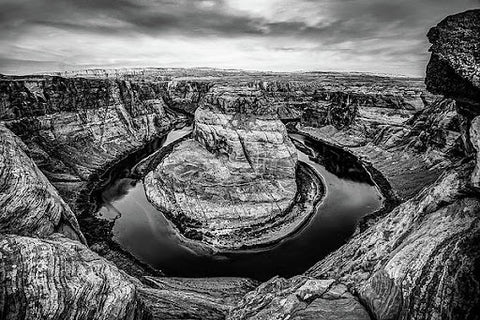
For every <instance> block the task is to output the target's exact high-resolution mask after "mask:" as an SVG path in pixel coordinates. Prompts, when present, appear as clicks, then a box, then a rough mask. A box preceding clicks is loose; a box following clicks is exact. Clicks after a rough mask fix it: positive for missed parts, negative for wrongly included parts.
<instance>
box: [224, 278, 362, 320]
mask: <svg viewBox="0 0 480 320" xmlns="http://www.w3.org/2000/svg"><path fill="white" fill-rule="evenodd" d="M227 319H230V320H233V319H255V320H260V319H264V320H270V319H271V320H277V319H278V320H280V319H295V320H301V319H319V320H327V319H328V320H335V319H338V320H340V319H344V320H349V319H350V320H354V319H355V320H370V316H369V314H368V312H367V311H366V310H365V308H364V307H363V306H362V304H361V303H360V302H359V301H358V300H357V299H356V298H355V297H354V296H353V295H352V294H351V293H350V292H349V291H348V289H347V287H346V286H345V285H343V284H341V283H338V282H336V281H334V280H319V279H315V278H310V277H306V276H296V277H293V278H290V279H283V278H278V277H275V278H273V279H271V280H269V281H267V282H265V283H262V284H261V285H260V286H259V287H258V288H257V289H255V290H254V291H252V292H249V293H248V294H246V295H245V297H244V298H243V299H242V301H240V303H239V304H237V306H236V307H235V308H233V309H232V310H231V311H230V312H229V314H228V317H227Z"/></svg>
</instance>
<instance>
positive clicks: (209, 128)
mask: <svg viewBox="0 0 480 320" xmlns="http://www.w3.org/2000/svg"><path fill="white" fill-rule="evenodd" d="M216 90H217V91H215V92H213V93H212V94H211V95H210V96H209V97H208V98H207V99H206V101H205V103H204V104H203V105H202V106H201V107H200V108H199V109H197V111H196V112H195V129H194V133H193V139H189V140H186V141H183V142H181V143H180V144H178V145H177V146H175V147H174V149H173V151H172V153H171V154H169V155H168V156H167V157H165V159H164V160H163V161H162V163H161V164H160V165H159V166H158V167H157V168H156V169H155V170H154V171H153V172H151V173H150V174H149V175H147V177H146V179H145V188H146V193H147V196H148V198H149V200H150V201H151V202H152V203H153V204H154V205H155V206H156V207H157V208H159V209H160V210H162V211H164V212H165V213H167V215H168V216H169V218H170V219H171V220H173V221H174V222H175V224H176V225H177V227H178V228H179V229H180V230H181V231H182V232H183V234H184V235H185V236H187V237H188V238H191V239H197V240H202V242H204V243H205V244H208V245H211V246H213V247H214V248H221V249H230V248H239V247H242V246H247V245H250V246H251V245H256V244H259V243H263V242H270V241H273V240H275V239H278V238H279V237H281V236H285V235H286V234H288V233H289V231H290V232H291V231H292V230H294V229H295V228H296V227H297V226H298V223H299V221H298V220H296V221H295V222H293V223H287V225H284V226H281V227H280V228H278V229H277V230H269V229H268V226H269V225H270V224H272V223H273V222H277V223H278V221H275V220H278V219H282V217H283V216H284V215H285V213H286V211H287V210H288V209H289V208H290V207H291V206H292V204H293V202H294V199H295V195H296V191H297V185H296V181H295V170H296V164H297V154H296V149H295V147H294V145H293V143H292V142H291V141H290V138H289V137H288V135H287V130H286V128H285V126H284V125H283V124H282V122H281V121H280V120H278V118H277V117H276V112H275V110H272V106H271V105H269V104H268V102H267V101H266V100H264V99H262V96H261V92H258V91H249V90H245V92H243V91H241V92H233V93H232V92H223V91H221V89H218V88H217V89H216ZM284 221H285V222H287V221H288V220H286V219H285V220H284ZM272 232H273V233H272Z"/></svg>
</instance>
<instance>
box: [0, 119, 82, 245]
mask: <svg viewBox="0 0 480 320" xmlns="http://www.w3.org/2000/svg"><path fill="white" fill-rule="evenodd" d="M25 150H27V147H26V146H25V144H23V142H22V141H21V140H20V139H19V138H18V137H17V136H15V135H14V134H13V133H12V132H11V131H10V130H8V129H7V128H5V127H4V126H3V124H0V181H1V182H2V183H1V187H0V208H1V210H0V232H1V233H16V234H19V235H31V236H37V237H46V236H50V235H51V234H53V233H54V232H62V233H64V234H65V235H67V236H69V237H70V238H72V239H74V240H80V241H82V242H84V243H85V239H84V237H83V235H82V232H81V231H80V228H79V226H78V222H77V219H76V218H75V216H74V214H73V212H72V211H71V210H70V208H69V207H68V206H67V204H66V203H65V202H64V201H63V200H62V198H61V197H60V196H59V195H58V193H57V190H56V189H55V188H54V187H53V186H52V185H51V184H50V182H49V181H48V180H47V178H46V177H45V176H44V175H43V173H42V172H41V171H40V170H39V169H38V167H37V165H36V164H35V163H34V162H33V161H32V159H30V158H29V157H28V156H27V155H26V154H25Z"/></svg>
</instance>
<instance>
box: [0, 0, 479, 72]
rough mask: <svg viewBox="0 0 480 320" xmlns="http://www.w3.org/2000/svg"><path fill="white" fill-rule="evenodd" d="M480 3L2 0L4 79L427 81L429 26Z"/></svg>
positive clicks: (0, 34) (450, 0) (0, 44)
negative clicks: (172, 73)
mask: <svg viewBox="0 0 480 320" xmlns="http://www.w3.org/2000/svg"><path fill="white" fill-rule="evenodd" d="M478 7H480V0H295V1H294V0H0V30H1V32H0V73H7V74H22V73H28V72H38V71H54V70H66V69H78V68H86V67H142V66H154V67H195V66H208V67H220V68H240V69H250V70H252V69H254V70H273V71H295V70H320V71H322V70H324V71H331V70H334V71H369V72H376V73H389V74H405V75H416V76H423V74H424V70H425V65H426V62H427V60H428V57H429V56H428V54H427V49H428V42H427V40H426V37H425V34H426V32H427V31H428V29H429V28H430V27H431V26H433V25H435V24H436V23H438V22H439V21H440V20H441V19H443V18H444V17H445V16H447V15H449V14H453V13H457V12H461V11H464V10H466V9H471V8H478Z"/></svg>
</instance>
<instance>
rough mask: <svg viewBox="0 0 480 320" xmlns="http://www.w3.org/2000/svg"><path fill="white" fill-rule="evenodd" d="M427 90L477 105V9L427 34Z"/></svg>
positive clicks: (479, 16) (479, 55)
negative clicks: (429, 46)
mask: <svg viewBox="0 0 480 320" xmlns="http://www.w3.org/2000/svg"><path fill="white" fill-rule="evenodd" d="M428 39H429V40H430V42H431V43H432V47H431V48H430V51H431V52H432V57H431V59H430V62H429V64H428V66H427V77H426V84H427V88H428V90H430V91H432V92H435V93H438V94H443V95H446V96H448V97H451V98H454V99H456V100H458V101H462V102H467V103H469V104H474V105H476V108H475V110H474V112H476V113H478V112H479V111H478V108H479V105H480V63H479V61H480V10H479V9H476V10H470V11H466V12H463V13H459V14H456V15H452V16H449V17H447V18H445V19H444V20H443V21H442V22H440V23H439V24H438V25H437V26H436V27H434V28H432V29H431V30H430V31H429V33H428Z"/></svg>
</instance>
